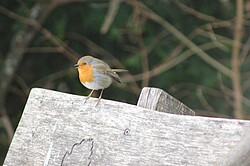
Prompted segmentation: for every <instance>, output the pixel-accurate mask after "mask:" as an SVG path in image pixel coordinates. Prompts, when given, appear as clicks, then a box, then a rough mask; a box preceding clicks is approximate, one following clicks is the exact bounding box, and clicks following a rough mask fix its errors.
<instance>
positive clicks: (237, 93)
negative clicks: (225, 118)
mask: <svg viewBox="0 0 250 166" xmlns="http://www.w3.org/2000/svg"><path fill="white" fill-rule="evenodd" d="M236 6H237V13H236V23H235V29H234V42H233V53H232V61H231V63H232V83H233V94H234V116H235V118H238V119H242V118H243V108H242V98H241V95H242V92H241V85H240V78H241V76H240V57H239V53H240V41H241V38H242V30H243V19H244V18H243V17H244V16H243V14H244V13H243V12H244V9H243V0H237V5H236Z"/></svg>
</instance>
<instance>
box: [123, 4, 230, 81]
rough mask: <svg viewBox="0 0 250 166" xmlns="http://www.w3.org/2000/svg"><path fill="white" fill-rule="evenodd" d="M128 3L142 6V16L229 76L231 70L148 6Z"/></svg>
mask: <svg viewBox="0 0 250 166" xmlns="http://www.w3.org/2000/svg"><path fill="white" fill-rule="evenodd" d="M126 2H127V3H128V4H130V5H132V6H133V7H136V6H138V5H139V6H140V7H141V8H142V13H143V14H144V16H146V17H148V18H149V19H151V20H154V21H155V22H157V23H159V24H160V25H162V26H163V27H164V28H165V29H166V30H168V31H169V32H170V33H171V34H173V35H174V36H175V37H176V38H177V39H179V40H180V41H181V42H182V43H183V44H184V45H186V46H187V47H189V49H190V50H192V51H193V52H195V53H196V54H197V55H198V56H199V57H200V58H201V59H203V60H204V61H205V62H206V63H208V64H209V65H211V66H213V67H214V68H215V69H217V70H218V71H220V72H222V73H223V74H225V75H226V76H228V77H231V70H230V69H229V68H227V67H226V66H224V65H223V64H221V63H220V62H218V61H217V60H215V59H213V58H212V57H211V56H209V55H208V54H207V53H205V52H204V51H203V50H202V49H200V48H199V47H198V46H197V45H196V44H194V43H193V42H192V41H190V40H189V39H188V38H187V37H186V36H184V35H183V34H182V33H181V32H180V31H178V30H177V29H176V28H175V27H174V26H173V25H171V24H170V23H169V22H167V21H166V20H164V19H163V18H162V17H160V16H159V15H157V14H156V13H154V12H153V11H152V10H150V9H149V8H148V7H146V6H145V5H144V4H142V3H141V2H139V1H133V0H128V1H126Z"/></svg>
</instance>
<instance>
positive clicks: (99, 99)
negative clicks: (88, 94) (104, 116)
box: [95, 89, 103, 107]
mask: <svg viewBox="0 0 250 166" xmlns="http://www.w3.org/2000/svg"><path fill="white" fill-rule="evenodd" d="M102 93H103V89H102V91H101V94H100V96H99V98H98V101H97V103H96V105H95V107H96V106H97V105H98V104H99V103H100V101H101V98H102Z"/></svg>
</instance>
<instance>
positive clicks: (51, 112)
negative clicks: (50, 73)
mask: <svg viewBox="0 0 250 166" xmlns="http://www.w3.org/2000/svg"><path fill="white" fill-rule="evenodd" d="M84 99H85V97H84V96H77V95H73V94H66V93H62V92H57V91H52V90H46V89H39V88H34V89H32V91H31V92H30V95H29V98H28V101H27V104H26V106H25V109H24V112H23V115H22V118H21V120H20V122H19V125H18V127H17V130H16V132H15V135H14V138H13V140H12V143H11V146H10V148H9V151H8V154H7V156H6V159H5V162H4V165H5V166H14V165H25V166H31V165H32V166H40V165H43V166H47V165H50V166H52V165H53V166H54V165H68V166H82V165H86V166H90V165H95V166H96V165H111V166H116V165H121V166H125V165H129V166H138V165H143V166H145V165H150V166H153V165H171V166H172V165H177V166H180V165H190V166H206V165H218V166H223V165H225V166H226V165H236V164H240V165H244V164H245V165H249V163H250V162H249V159H248V158H249V157H248V156H249V149H250V148H249V147H250V143H249V140H250V139H249V137H250V135H249V131H250V122H249V121H244V120H230V119H221V118H208V117H200V116H192V115H194V112H193V111H192V110H191V109H189V108H188V107H187V106H185V105H184V104H182V103H180V102H179V101H178V100H176V99H175V98H173V97H172V96H170V95H169V94H167V93H166V92H164V91H162V90H160V89H157V88H144V89H143V90H142V93H141V95H140V97H139V100H138V104H137V106H135V105H130V104H126V103H121V102H116V101H110V100H105V99H102V100H101V102H100V104H99V105H98V106H96V107H94V106H95V103H96V100H97V99H95V98H90V99H89V100H88V101H87V102H86V103H85V104H83V102H84ZM155 110H156V111H155ZM170 113H171V114H170ZM176 114H177V115H176Z"/></svg>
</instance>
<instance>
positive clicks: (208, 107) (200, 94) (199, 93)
mask: <svg viewBox="0 0 250 166" xmlns="http://www.w3.org/2000/svg"><path fill="white" fill-rule="evenodd" d="M196 92H197V96H198V99H199V100H200V102H201V104H202V105H203V107H204V108H205V109H206V110H208V111H209V112H215V111H214V108H213V107H212V106H211V105H210V104H209V103H208V101H207V100H206V98H205V97H204V95H203V92H202V89H201V88H200V87H198V88H197V89H196Z"/></svg>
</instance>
